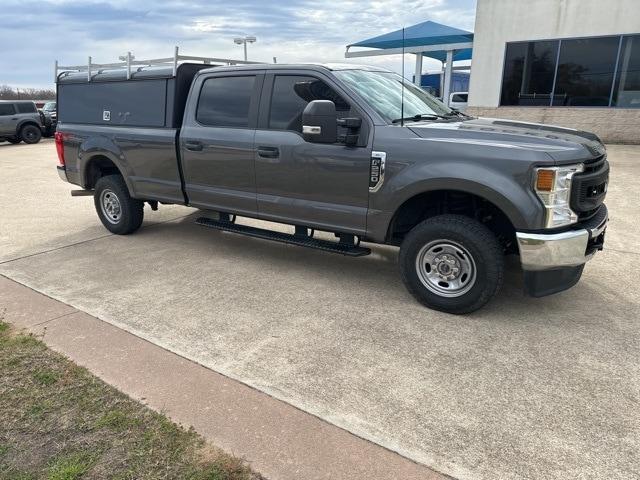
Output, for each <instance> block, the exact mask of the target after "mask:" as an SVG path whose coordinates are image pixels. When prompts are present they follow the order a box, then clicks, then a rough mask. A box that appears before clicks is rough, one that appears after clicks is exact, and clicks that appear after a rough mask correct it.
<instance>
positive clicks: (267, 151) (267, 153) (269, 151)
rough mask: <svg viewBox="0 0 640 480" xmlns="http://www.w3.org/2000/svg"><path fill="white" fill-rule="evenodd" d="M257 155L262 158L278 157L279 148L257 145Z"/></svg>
mask: <svg viewBox="0 0 640 480" xmlns="http://www.w3.org/2000/svg"><path fill="white" fill-rule="evenodd" d="M258 155H260V156H261V157H263V158H278V157H279V156H280V150H278V148H277V147H258Z"/></svg>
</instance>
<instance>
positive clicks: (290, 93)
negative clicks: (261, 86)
mask: <svg viewBox="0 0 640 480" xmlns="http://www.w3.org/2000/svg"><path fill="white" fill-rule="evenodd" d="M312 100H331V101H332V102H333V103H335V105H336V111H337V113H338V118H341V117H346V116H348V115H349V111H350V110H351V108H350V106H349V104H348V103H347V102H346V101H345V100H344V99H343V98H342V97H341V96H340V95H339V94H338V93H337V92H336V91H335V90H333V89H332V88H331V87H330V86H329V85H327V84H326V83H325V82H323V81H322V80H319V79H317V78H314V77H308V76H302V75H276V77H275V78H274V82H273V90H272V92H271V108H270V110H269V128H270V129H274V130H293V131H296V132H302V112H303V110H304V108H305V107H306V106H307V104H308V103H309V102H311V101H312Z"/></svg>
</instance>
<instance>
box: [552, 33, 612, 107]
mask: <svg viewBox="0 0 640 480" xmlns="http://www.w3.org/2000/svg"><path fill="white" fill-rule="evenodd" d="M619 42H620V37H600V38H581V39H575V40H563V41H562V44H561V46H560V57H559V60H558V72H557V74H556V85H555V92H554V96H553V105H554V106H566V107H607V106H608V105H609V97H610V95H611V86H612V85H613V76H614V72H615V69H616V58H617V54H618V45H619Z"/></svg>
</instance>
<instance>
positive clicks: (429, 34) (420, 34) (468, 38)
mask: <svg viewBox="0 0 640 480" xmlns="http://www.w3.org/2000/svg"><path fill="white" fill-rule="evenodd" d="M469 42H473V33H472V32H467V31H466V30H460V29H459V28H454V27H449V26H447V25H442V24H440V23H436V22H432V21H430V20H429V21H426V22H422V23H418V24H417V25H413V26H411V27H407V28H405V29H404V46H405V48H407V47H422V46H437V45H448V44H452V43H469ZM402 43H403V42H402V29H400V30H396V31H394V32H389V33H385V34H384V35H379V36H377V37H373V38H369V39H367V40H362V41H360V42H357V43H352V44H351V45H348V47H369V48H380V49H388V48H402ZM471 53H472V49H471V48H465V49H462V50H457V51H456V52H455V54H454V57H453V59H454V61H455V60H470V59H471ZM423 55H424V56H426V57H430V58H435V59H437V60H441V61H444V60H445V58H446V52H445V51H444V50H439V51H432V52H424V53H423Z"/></svg>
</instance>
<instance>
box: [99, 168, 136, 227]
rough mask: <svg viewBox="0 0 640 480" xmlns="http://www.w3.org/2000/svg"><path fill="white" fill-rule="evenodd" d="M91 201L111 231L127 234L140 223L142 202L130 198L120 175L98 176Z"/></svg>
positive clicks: (103, 222) (101, 219)
mask: <svg viewBox="0 0 640 480" xmlns="http://www.w3.org/2000/svg"><path fill="white" fill-rule="evenodd" d="M93 201H94V204H95V206H96V212H98V217H100V221H101V222H102V224H103V225H104V226H105V228H106V229H107V230H109V231H110V232H111V233H115V234H116V235H128V234H130V233H133V232H135V231H136V230H138V229H139V228H140V226H141V225H142V219H143V218H144V202H143V201H142V200H136V199H135V198H131V196H130V195H129V190H128V189H127V185H126V184H125V182H124V179H123V178H122V177H121V176H120V175H107V176H105V177H100V178H99V179H98V181H97V182H96V188H95V193H94V195H93Z"/></svg>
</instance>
